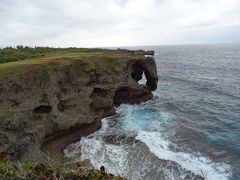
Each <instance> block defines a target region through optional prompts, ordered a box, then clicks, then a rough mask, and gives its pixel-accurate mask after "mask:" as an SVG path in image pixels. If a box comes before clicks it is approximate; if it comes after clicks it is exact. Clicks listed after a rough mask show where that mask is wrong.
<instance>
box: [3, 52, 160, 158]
mask: <svg viewBox="0 0 240 180" xmlns="http://www.w3.org/2000/svg"><path fill="white" fill-rule="evenodd" d="M143 74H145V76H146V79H147V81H146V85H141V84H139V83H138V81H139V80H141V79H142V76H143ZM157 81H158V77H157V69H156V64H155V60H154V58H153V57H149V56H148V57H146V56H145V52H144V51H123V50H118V51H111V52H107V53H98V54H94V53H88V54H85V55H81V56H79V57H74V56H65V57H55V58H50V59H41V60H32V61H27V60H26V61H19V62H13V63H4V64H0V154H1V156H2V157H3V156H8V157H10V158H12V159H20V160H38V159H39V157H38V154H39V152H41V149H42V148H43V146H44V145H45V144H46V143H48V142H49V141H51V140H52V139H54V138H57V137H58V136H60V134H62V133H63V132H64V133H65V134H66V133H68V132H71V131H72V129H79V130H78V131H81V130H83V131H84V127H85V126H86V125H88V124H89V125H91V124H92V123H94V122H95V121H96V120H97V119H99V118H102V117H103V116H106V115H109V114H113V113H114V106H115V105H119V104H121V103H139V102H142V101H146V100H148V99H150V98H152V93H151V92H152V91H154V90H155V89H156V88H157Z"/></svg>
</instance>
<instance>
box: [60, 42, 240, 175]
mask: <svg viewBox="0 0 240 180" xmlns="http://www.w3.org/2000/svg"><path fill="white" fill-rule="evenodd" d="M128 49H144V50H150V49H151V50H152V49H153V50H154V51H155V56H154V58H155V60H156V64H157V71H158V76H159V82H158V88H157V90H156V91H155V92H153V95H154V97H153V99H151V100H149V101H147V102H144V103H141V104H135V105H130V104H122V105H121V106H119V107H116V112H117V114H116V115H114V116H112V117H108V118H105V119H103V120H102V128H101V129H100V130H99V131H97V132H95V133H93V134H90V135H89V136H87V137H83V138H82V139H81V140H80V141H78V142H76V143H73V144H70V145H69V146H68V147H67V148H66V149H65V150H64V152H65V156H67V157H69V158H72V160H74V161H80V160H84V159H90V160H91V162H92V164H93V165H94V167H95V168H99V167H100V166H101V165H103V166H105V168H106V170H107V171H108V172H111V173H113V174H119V175H121V176H123V177H125V178H127V179H130V180H138V179H141V180H169V179H171V180H180V179H184V180H185V179H186V180H187V179H194V180H195V179H206V180H228V179H229V180H240V44H212V45H162V46H146V47H145V46H142V47H128ZM145 82H146V80H145V79H144V77H143V79H142V80H141V81H140V82H139V83H142V84H144V83H145Z"/></svg>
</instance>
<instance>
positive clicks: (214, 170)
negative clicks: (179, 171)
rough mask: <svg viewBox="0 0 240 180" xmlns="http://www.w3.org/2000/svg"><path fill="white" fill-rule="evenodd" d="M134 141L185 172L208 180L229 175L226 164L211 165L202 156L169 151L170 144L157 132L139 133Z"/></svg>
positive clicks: (222, 178)
mask: <svg viewBox="0 0 240 180" xmlns="http://www.w3.org/2000/svg"><path fill="white" fill-rule="evenodd" d="M136 139H138V140H141V141H142V142H144V143H145V144H146V145H147V146H148V148H149V150H150V151H151V152H152V153H153V154H155V155H156V156H157V157H158V158H159V159H164V160H170V161H173V162H176V163H178V164H179V165H180V166H181V167H182V168H184V169H186V170H189V171H191V172H193V173H195V174H197V175H200V176H203V175H204V176H206V177H207V179H208V180H216V179H218V180H225V179H228V177H229V176H230V175H231V173H230V171H229V166H228V165H226V164H223V163H221V164H218V163H213V162H212V161H210V160H209V159H208V158H206V157H203V156H199V157H197V156H196V155H193V154H188V153H185V152H174V151H172V150H170V148H169V146H170V142H169V141H167V140H165V139H164V137H163V136H162V135H161V133H159V132H146V131H140V132H139V133H138V136H137V137H136Z"/></svg>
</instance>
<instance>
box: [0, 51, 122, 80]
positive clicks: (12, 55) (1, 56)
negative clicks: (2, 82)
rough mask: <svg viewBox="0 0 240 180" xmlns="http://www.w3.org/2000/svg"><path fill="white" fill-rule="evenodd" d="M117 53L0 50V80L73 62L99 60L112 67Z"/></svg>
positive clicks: (109, 67)
mask: <svg viewBox="0 0 240 180" xmlns="http://www.w3.org/2000/svg"><path fill="white" fill-rule="evenodd" d="M117 57H118V55H117V53H116V52H115V51H112V50H106V49H87V48H48V47H35V48H29V47H22V46H18V47H17V48H11V47H9V48H4V49H0V79H5V78H8V77H14V76H16V75H19V74H24V73H26V72H30V71H34V70H35V69H39V68H42V67H47V68H48V67H52V66H54V65H58V64H71V63H72V61H74V60H82V61H84V62H89V63H93V62H94V61H98V62H99V60H101V61H100V62H103V64H104V65H105V67H106V68H108V69H110V70H111V69H112V68H113V67H114V60H116V59H117Z"/></svg>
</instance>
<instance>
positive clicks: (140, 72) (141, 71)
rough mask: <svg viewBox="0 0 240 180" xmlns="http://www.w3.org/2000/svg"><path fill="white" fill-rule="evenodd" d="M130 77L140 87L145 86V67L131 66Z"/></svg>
mask: <svg viewBox="0 0 240 180" xmlns="http://www.w3.org/2000/svg"><path fill="white" fill-rule="evenodd" d="M131 77H132V78H133V79H134V80H135V81H136V82H137V83H138V84H142V85H146V84H147V78H146V75H145V67H144V66H143V64H141V63H138V62H136V63H134V64H133V66H132V72H131Z"/></svg>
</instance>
